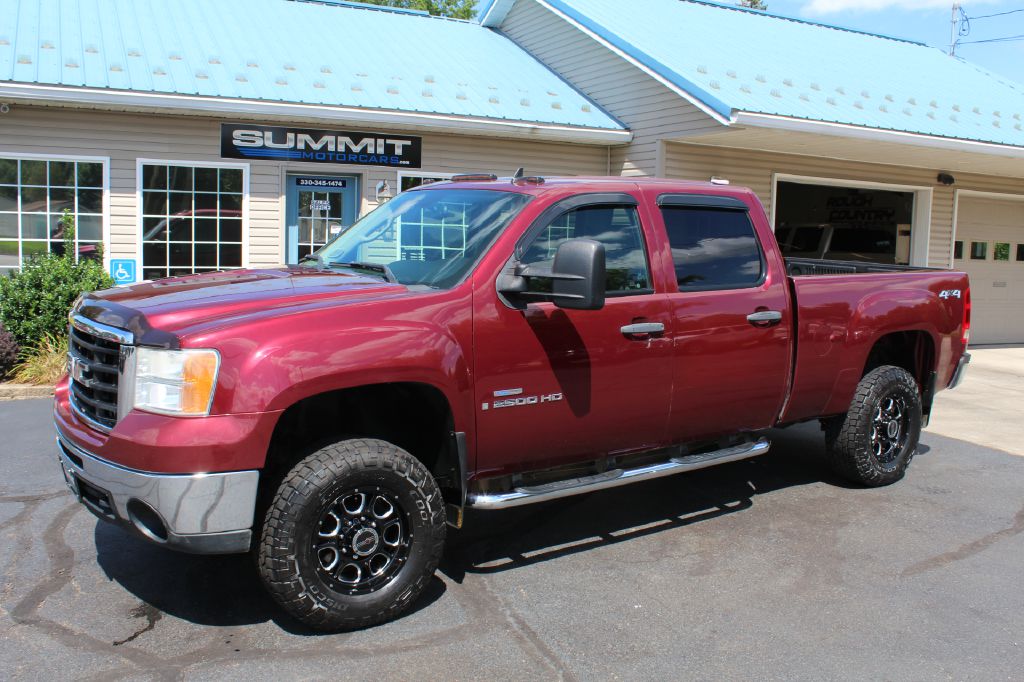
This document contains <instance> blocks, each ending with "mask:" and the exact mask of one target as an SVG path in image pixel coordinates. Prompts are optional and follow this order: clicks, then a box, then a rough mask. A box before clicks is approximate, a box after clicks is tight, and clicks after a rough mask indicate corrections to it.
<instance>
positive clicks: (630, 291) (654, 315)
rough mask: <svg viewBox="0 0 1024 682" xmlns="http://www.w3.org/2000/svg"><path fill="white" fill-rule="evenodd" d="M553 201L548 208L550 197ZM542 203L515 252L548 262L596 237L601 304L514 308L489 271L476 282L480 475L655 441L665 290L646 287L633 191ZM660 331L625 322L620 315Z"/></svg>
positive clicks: (663, 394)
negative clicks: (565, 247) (602, 258)
mask: <svg viewBox="0 0 1024 682" xmlns="http://www.w3.org/2000/svg"><path fill="white" fill-rule="evenodd" d="M555 207H557V208H555ZM555 207H553V208H554V210H551V209H549V211H546V212H545V213H544V214H543V215H542V216H541V217H540V218H539V219H538V220H537V222H535V224H534V225H533V226H531V228H530V230H529V231H528V233H527V236H526V237H525V238H524V240H523V241H522V242H521V245H520V247H519V248H518V249H517V252H518V253H519V255H520V258H519V260H520V262H522V263H523V264H527V265H550V261H551V260H552V259H553V257H554V254H555V251H556V249H557V248H558V245H559V244H561V243H562V242H563V241H565V240H567V239H573V238H587V239H594V240H597V241H600V242H602V243H603V244H604V245H605V251H606V262H607V271H608V279H607V293H606V295H607V299H606V302H605V306H604V308H602V309H601V310H563V309H560V308H557V307H556V306H555V305H554V304H552V303H549V302H541V303H530V304H529V305H528V306H527V307H526V308H525V309H524V310H516V309H513V308H511V307H509V306H508V305H506V304H505V303H503V302H502V301H501V300H500V299H499V298H498V296H497V293H496V291H495V288H494V284H493V282H490V283H489V286H487V287H486V288H478V289H477V292H478V294H477V295H478V297H479V298H478V300H477V303H476V306H475V312H474V320H473V326H474V330H475V334H474V336H475V353H476V367H477V381H476V386H477V404H476V408H477V425H478V431H477V433H478V441H477V452H479V453H481V455H480V457H481V459H480V461H478V463H477V466H478V469H480V470H481V471H483V472H486V474H485V475H496V474H498V473H506V472H510V471H515V470H524V469H536V468H541V467H544V466H550V465H555V464H562V463H566V462H569V461H574V460H581V459H591V458H595V457H598V456H601V455H614V454H617V453H622V452H626V451H630V450H635V449H639V448H643V447H646V446H651V445H656V444H660V443H662V442H664V439H665V426H666V423H667V421H668V411H669V400H670V390H671V382H672V376H671V372H668V371H666V368H667V367H669V366H670V364H671V362H672V343H671V340H670V339H669V338H668V336H667V330H668V328H669V327H670V326H671V320H670V317H669V310H668V301H667V300H666V298H665V295H664V293H661V294H659V293H655V291H654V288H653V285H652V278H651V267H650V259H649V254H650V253H651V250H652V249H651V248H650V245H649V244H647V242H646V239H645V234H644V230H643V229H642V228H641V223H640V212H639V210H638V206H637V201H636V198H635V197H633V196H632V195H629V194H603V195H594V196H588V195H583V196H577V197H572V198H571V200H569V201H568V203H565V202H562V203H560V204H556V205H555ZM637 324H653V325H658V326H660V327H661V328H662V329H664V330H665V331H664V332H654V333H633V332H631V331H630V329H631V325H637Z"/></svg>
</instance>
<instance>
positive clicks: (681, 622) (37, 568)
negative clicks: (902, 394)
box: [0, 400, 1024, 681]
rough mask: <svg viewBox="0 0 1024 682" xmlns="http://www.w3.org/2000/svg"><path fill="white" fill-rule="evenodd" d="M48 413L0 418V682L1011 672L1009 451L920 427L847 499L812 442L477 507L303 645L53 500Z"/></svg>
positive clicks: (298, 637) (1016, 592) (65, 497)
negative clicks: (382, 609) (593, 488)
mask: <svg viewBox="0 0 1024 682" xmlns="http://www.w3.org/2000/svg"><path fill="white" fill-rule="evenodd" d="M49 409H50V407H49V401H47V400H25V401H16V402H8V403H0V434H2V438H3V444H2V446H0V451H2V455H0V474H2V478H0V562H2V569H0V570H2V571H3V587H2V609H0V671H3V672H2V673H0V675H2V677H4V678H7V679H12V678H13V679H53V680H63V679H83V678H84V679H104V680H107V679H118V678H130V679H164V678H168V679H177V678H188V679H209V678H216V679H245V680H249V681H251V680H259V679H294V678H314V679H320V678H328V677H331V678H337V677H343V678H356V679H361V678H377V679H380V678H385V677H391V678H396V679H414V678H416V679H440V678H444V679H494V678H497V679H512V678H516V679H522V678H544V679H552V678H568V679H612V678H624V679H652V678H662V679H663V678H674V679H678V678H730V679H732V678H740V677H743V678H754V677H756V678H759V679H773V678H787V679H795V678H803V679H815V680H819V679H829V678H860V679H880V678H885V679H891V680H902V679H906V680H922V679H939V678H942V679H985V680H995V679H1020V677H1021V671H1022V670H1024V590H1022V589H1021V585H1022V578H1024V508H1022V504H1024V493H1022V491H1024V457H1020V456H1015V455H1011V454H1008V453H1004V452H1001V451H998V450H994V449H989V448H985V447H981V446H976V445H972V444H970V443H965V442H962V441H958V440H954V439H951V438H948V437H943V436H940V435H937V434H935V433H933V432H925V433H924V435H923V439H922V443H923V445H922V447H921V454H920V455H919V457H918V458H917V459H916V460H915V461H914V463H913V464H912V466H911V470H910V473H909V475H908V477H907V478H906V479H905V480H904V481H902V482H901V483H899V484H897V485H895V486H892V487H889V488H884V489H875V490H866V489H857V488H851V487H848V486H847V485H845V484H844V483H842V482H841V481H839V480H837V479H836V478H834V477H833V476H832V475H831V474H830V473H829V472H828V470H827V469H826V468H825V467H824V464H823V461H822V458H821V450H822V443H821V438H820V435H819V433H818V431H817V428H816V426H814V425H808V426H802V427H799V428H794V429H788V430H785V431H779V432H776V433H774V434H773V439H774V447H773V451H772V452H771V453H770V454H769V455H767V456H765V457H762V458H760V459H757V460H751V461H747V462H739V463H735V464H731V465H726V466H723V467H719V468H717V469H711V470H706V471H703V472H697V473H694V474H689V475H683V476H678V477H674V478H668V479H661V480H658V481H653V482H651V483H647V484H639V485H635V486H629V487H626V488H620V489H616V490H611V491H606V492H603V493H596V494H592V495H588V496H582V497H578V498H575V499H570V500H567V501H561V502H558V503H550V504H547V505H543V506H536V507H527V508H522V509H519V510H515V511H510V512H502V513H497V512H492V513H476V514H473V515H471V516H470V518H469V530H467V531H465V532H462V533H461V534H459V536H458V537H457V538H455V542H454V543H453V544H452V547H451V548H450V551H449V552H448V553H447V555H446V557H445V561H444V565H443V566H442V569H443V570H441V571H439V572H438V575H437V578H436V579H435V580H434V581H433V583H432V584H431V586H430V588H429V589H428V591H427V593H426V595H425V596H424V598H422V599H421V600H420V602H419V603H418V604H417V605H416V607H415V609H414V610H413V612H412V613H410V614H408V615H407V616H405V617H404V618H402V619H400V620H399V621H397V622H394V623H391V624H387V625H383V626H380V627H377V628H373V629H370V630H366V631H362V632H355V633H348V634H339V635H320V634H314V633H311V632H308V631H305V630H304V629H303V628H302V627H301V626H300V625H298V624H297V623H295V622H294V621H291V620H289V619H288V618H287V617H285V616H284V615H282V614H281V613H280V612H279V611H278V610H277V609H276V608H275V607H274V605H273V604H271V603H270V601H269V600H268V598H266V597H265V596H264V595H263V593H262V592H261V591H260V589H259V586H258V584H257V582H256V580H255V578H254V575H253V572H252V571H251V570H250V567H249V564H248V563H247V558H245V557H229V558H209V557H194V556H186V555H179V554H174V553H171V552H167V551H165V550H163V549H161V548H158V547H153V546H150V545H147V544H144V543H143V542H141V541H138V540H136V539H134V538H132V537H129V536H127V535H125V534H124V533H123V532H122V531H121V530H119V529H116V528H113V527H110V526H107V525H104V524H100V523H99V522H97V521H96V520H95V519H94V518H93V517H92V516H91V515H90V514H89V513H88V512H87V511H85V510H84V509H83V508H81V507H80V506H79V505H78V504H77V503H75V502H74V501H73V500H72V499H71V497H70V495H69V493H68V492H67V491H66V489H65V487H64V484H63V481H62V479H61V475H60V472H59V469H58V466H57V463H56V458H55V455H54V445H53V438H52V430H51V428H52V427H51V426H50V423H49Z"/></svg>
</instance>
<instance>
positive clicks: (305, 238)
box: [286, 175, 358, 265]
mask: <svg viewBox="0 0 1024 682" xmlns="http://www.w3.org/2000/svg"><path fill="white" fill-rule="evenodd" d="M357 183H358V178H355V177H352V176H344V177H343V176H330V177H322V176H310V175H290V176H288V193H287V223H286V224H287V230H286V240H287V251H286V256H287V258H286V262H287V263H288V264H289V265H294V264H296V263H298V262H299V261H300V260H302V259H303V258H305V257H306V256H308V255H309V254H311V253H313V252H314V251H316V250H317V249H319V248H320V247H321V246H323V245H324V244H326V243H327V242H328V241H330V240H331V239H332V238H334V237H335V236H336V235H337V234H338V233H339V232H341V230H342V229H343V228H345V227H348V226H349V225H351V224H352V223H353V222H354V221H355V219H356V213H357V211H356V202H357V201H358V193H357V191H356V188H357Z"/></svg>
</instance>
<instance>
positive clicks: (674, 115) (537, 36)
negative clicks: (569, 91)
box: [501, 0, 722, 175]
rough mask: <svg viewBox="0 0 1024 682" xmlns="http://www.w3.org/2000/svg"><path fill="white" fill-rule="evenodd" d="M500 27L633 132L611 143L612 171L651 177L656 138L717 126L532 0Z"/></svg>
mask: <svg viewBox="0 0 1024 682" xmlns="http://www.w3.org/2000/svg"><path fill="white" fill-rule="evenodd" d="M501 30H502V31H503V32H504V33H505V34H506V35H508V37H509V38H511V39H512V40H513V41H515V42H516V43H517V44H518V45H520V46H521V47H522V48H523V49H525V50H526V51H527V52H530V53H531V54H533V56H535V57H536V58H537V59H539V60H540V61H541V62H543V63H545V64H547V65H548V66H549V67H550V68H551V69H553V70H554V71H555V72H556V73H558V74H559V75H560V76H562V78H564V79H566V80H568V81H569V82H570V83H572V84H573V85H574V86H575V87H576V88H577V89H578V90H580V91H581V92H583V93H584V94H585V95H587V96H588V97H590V98H591V99H593V100H594V101H596V102H597V103H598V104H600V105H601V106H602V107H604V108H605V109H606V110H607V111H608V112H609V113H611V114H612V115H613V116H615V117H616V118H618V119H619V120H620V121H622V122H623V123H624V124H625V125H626V127H628V128H629V129H630V130H631V131H632V132H633V135H634V138H633V141H632V142H631V143H630V144H628V145H621V146H616V147H611V168H610V174H611V175H656V174H657V173H658V171H659V169H658V145H659V140H661V139H663V138H679V137H685V136H687V135H692V134H695V133H700V132H707V131H717V130H719V129H721V128H722V125H721V124H720V123H718V122H717V121H715V120H714V119H713V118H711V117H710V116H708V115H707V114H706V113H704V112H703V111H701V110H700V109H698V108H697V107H696V106H694V105H693V104H691V103H689V102H687V101H686V100H684V99H683V98H681V97H680V96H679V95H678V94H676V93H674V92H672V91H671V90H669V89H668V88H667V87H666V86H664V85H662V84H661V83H659V82H658V81H656V80H654V79H653V78H651V77H650V76H649V75H647V74H646V73H644V72H643V71H641V70H640V69H639V68H638V67H636V66H634V65H633V64H631V63H629V62H628V61H626V60H625V59H623V58H622V57H620V56H618V55H617V54H615V53H614V52H612V51H611V50H609V49H607V48H606V47H604V46H603V45H601V44H599V43H598V42H597V41H596V40H594V39H593V38H591V37H590V36H588V35H586V34H585V33H583V32H582V31H581V30H579V29H578V28H576V27H575V26H573V25H572V24H570V23H568V22H566V21H564V20H563V19H561V18H560V17H558V15H556V14H554V13H553V12H551V11H550V10H548V9H546V8H544V7H542V6H540V5H539V4H537V3H536V2H534V1H533V0H519V1H518V2H516V3H515V5H514V6H513V7H512V10H511V11H510V12H509V13H508V16H507V17H506V18H505V20H504V21H503V22H502V24H501ZM551 99H552V100H554V99H556V97H551Z"/></svg>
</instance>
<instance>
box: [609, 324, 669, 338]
mask: <svg viewBox="0 0 1024 682" xmlns="http://www.w3.org/2000/svg"><path fill="white" fill-rule="evenodd" d="M619 331H620V332H622V334H623V335H624V336H643V337H647V336H658V335H660V334H664V333H665V325H663V324H662V323H661V322H636V323H634V324H627V325H626V326H624V327H621V328H620V329H619Z"/></svg>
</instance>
